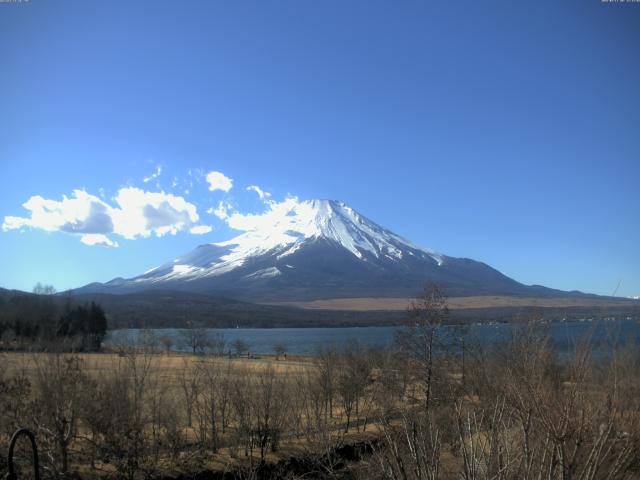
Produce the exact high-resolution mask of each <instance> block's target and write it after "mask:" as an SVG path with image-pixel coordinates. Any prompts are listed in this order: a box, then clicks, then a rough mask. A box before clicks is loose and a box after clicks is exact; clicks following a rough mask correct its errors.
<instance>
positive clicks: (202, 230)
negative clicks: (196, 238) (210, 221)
mask: <svg viewBox="0 0 640 480" xmlns="http://www.w3.org/2000/svg"><path fill="white" fill-rule="evenodd" d="M212 230H213V228H211V227H210V226H209V225H196V226H195V227H191V229H190V230H189V232H190V233H193V234H194V235H204V234H206V233H209V232H211V231H212Z"/></svg>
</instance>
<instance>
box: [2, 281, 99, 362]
mask: <svg viewBox="0 0 640 480" xmlns="http://www.w3.org/2000/svg"><path fill="white" fill-rule="evenodd" d="M106 332H107V316H106V314H105V311H104V310H103V308H102V307H101V306H100V305H99V304H97V303H95V302H87V303H81V302H79V301H77V299H74V298H72V297H70V296H58V295H54V294H53V291H51V294H46V295H44V294H32V293H25V292H20V291H16V290H6V289H0V347H1V348H2V349H24V348H33V349H49V348H52V347H54V346H55V347H56V348H59V347H62V348H64V349H69V350H74V351H95V350H99V349H100V346H101V344H102V340H103V338H104V336H105V335H106Z"/></svg>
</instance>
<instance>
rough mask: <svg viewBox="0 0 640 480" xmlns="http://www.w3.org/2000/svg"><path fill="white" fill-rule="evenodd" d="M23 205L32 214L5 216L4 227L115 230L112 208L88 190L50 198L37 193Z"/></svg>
mask: <svg viewBox="0 0 640 480" xmlns="http://www.w3.org/2000/svg"><path fill="white" fill-rule="evenodd" d="M22 206H23V207H24V208H25V209H27V210H29V211H30V212H31V215H30V216H29V217H12V216H7V217H5V218H4V223H3V224H2V229H3V230H4V231H7V230H14V229H17V228H22V227H31V228H39V229H42V230H45V231H47V232H54V231H57V230H62V231H64V232H69V233H79V234H82V233H102V234H105V233H110V232H111V231H112V230H113V221H112V219H111V215H110V210H111V207H109V205H107V204H106V203H105V202H103V201H102V200H101V199H99V198H98V197H96V196H94V195H90V194H88V193H87V192H85V191H84V190H74V191H73V194H72V196H71V198H68V197H67V196H66V195H63V196H62V200H61V201H57V200H48V199H46V198H43V197H41V196H40V195H34V196H33V197H31V198H30V199H29V200H27V201H26V202H25V203H23V204H22Z"/></svg>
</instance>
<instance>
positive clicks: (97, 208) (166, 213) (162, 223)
mask: <svg viewBox="0 0 640 480" xmlns="http://www.w3.org/2000/svg"><path fill="white" fill-rule="evenodd" d="M114 200H115V203H116V205H115V206H111V205H109V204H107V203H106V202H104V201H103V200H101V199H100V198H98V197H96V196H94V195H91V194H89V193H87V192H86V191H84V190H74V191H73V193H72V196H71V197H70V198H69V197H67V196H63V197H62V200H61V201H58V200H50V199H45V198H43V197H41V196H40V195H35V196H32V197H31V198H30V199H29V200H27V202H25V203H24V204H23V207H24V208H25V209H26V210H28V211H29V213H30V215H29V216H28V217H15V216H6V217H5V218H4V222H3V224H2V229H3V230H4V231H8V230H15V229H20V228H24V227H27V228H37V229H41V230H45V231H47V232H55V231H62V232H67V233H72V234H77V235H81V238H80V241H81V242H82V243H84V244H86V245H106V246H111V247H117V246H118V244H117V243H116V242H114V241H113V240H111V239H110V238H109V237H108V236H107V235H110V234H115V235H119V236H121V237H124V238H126V239H129V240H133V239H136V238H139V237H149V236H150V235H156V236H158V237H161V236H163V235H167V234H172V235H175V234H176V233H178V232H180V231H189V232H191V233H194V234H203V233H208V232H205V228H210V227H206V226H204V225H198V224H197V223H198V221H199V219H200V217H199V215H198V212H197V208H196V206H195V205H194V204H192V203H190V202H188V201H187V200H185V199H184V198H183V197H180V196H176V195H172V194H170V193H165V192H147V191H144V190H141V189H139V188H135V187H125V188H121V189H120V190H119V191H118V194H117V196H116V197H115V199H114ZM209 231H211V230H209Z"/></svg>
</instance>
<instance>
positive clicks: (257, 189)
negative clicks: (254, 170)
mask: <svg viewBox="0 0 640 480" xmlns="http://www.w3.org/2000/svg"><path fill="white" fill-rule="evenodd" d="M247 191H249V192H251V191H254V192H256V193H257V194H258V197H260V200H265V199H267V198H269V197H271V194H270V193H269V192H265V191H264V190H262V189H261V188H260V187H258V186H257V185H249V186H248V187H247Z"/></svg>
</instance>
